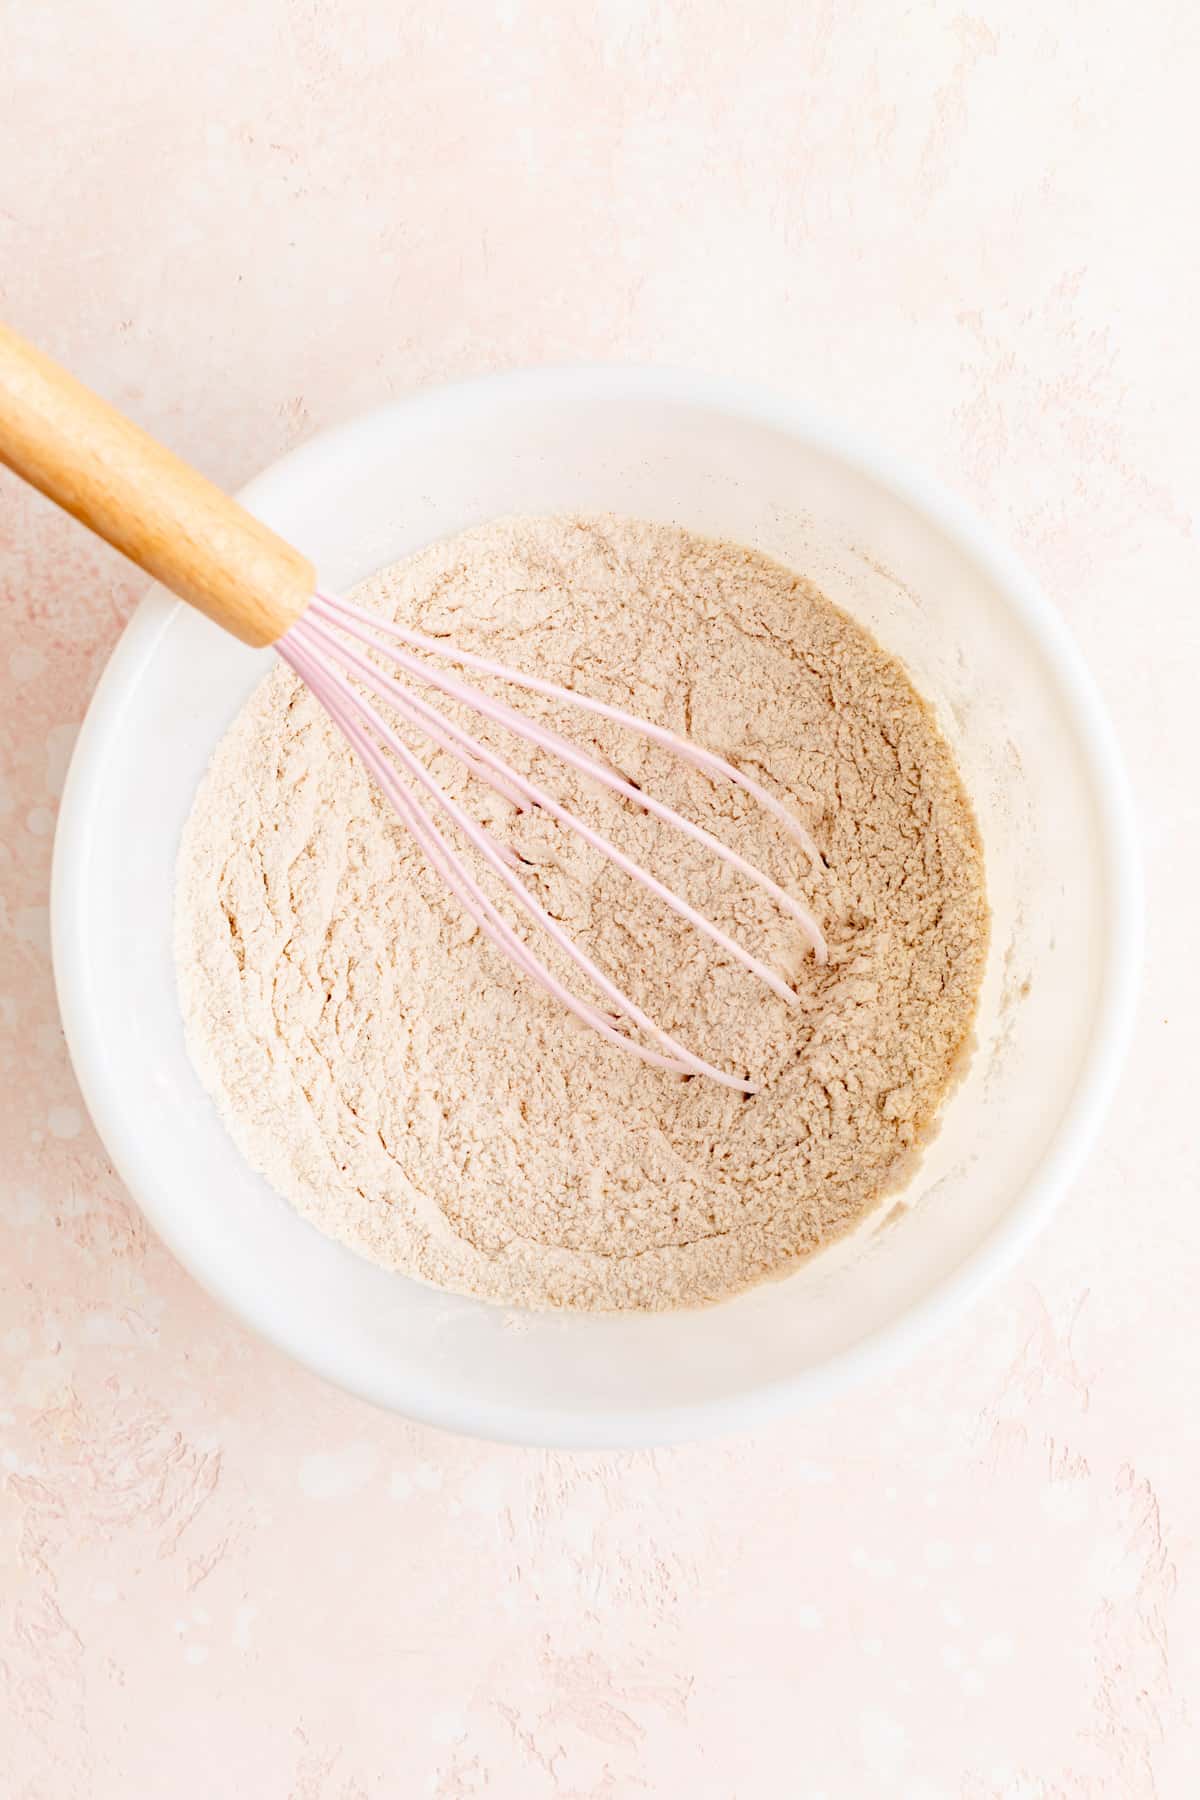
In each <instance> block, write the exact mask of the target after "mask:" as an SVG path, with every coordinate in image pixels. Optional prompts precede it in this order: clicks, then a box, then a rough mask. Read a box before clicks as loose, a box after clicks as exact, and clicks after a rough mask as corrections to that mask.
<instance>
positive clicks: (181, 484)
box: [0, 324, 316, 646]
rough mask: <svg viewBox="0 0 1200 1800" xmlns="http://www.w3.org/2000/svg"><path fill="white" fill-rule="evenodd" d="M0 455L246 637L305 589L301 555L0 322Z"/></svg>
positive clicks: (309, 580) (289, 609)
mask: <svg viewBox="0 0 1200 1800" xmlns="http://www.w3.org/2000/svg"><path fill="white" fill-rule="evenodd" d="M0 462H4V463H7V465H8V467H9V468H10V469H12V470H14V471H15V473H16V474H18V475H20V476H22V477H23V478H24V480H26V481H28V482H30V483H31V484H32V485H33V486H34V487H35V488H39V489H40V490H41V492H42V493H43V494H46V495H47V496H48V497H49V498H50V499H51V500H53V501H55V502H56V504H57V505H59V506H61V507H63V508H64V509H65V510H66V511H67V512H69V513H73V514H74V516H75V517H76V518H77V519H81V520H82V521H83V523H84V524H85V525H86V526H88V528H89V529H90V530H92V531H94V532H96V533H98V535H99V536H100V537H102V538H106V539H107V540H108V542H109V543H110V544H113V545H115V546H116V548H117V549H118V550H121V551H123V552H124V554H125V555H126V556H128V557H130V558H131V559H132V561H134V562H135V563H137V564H138V565H139V567H141V568H143V569H145V570H146V571H147V573H148V574H150V575H153V576H154V577H155V578H156V579H157V580H158V581H161V582H162V583H163V584H164V586H166V587H169V588H170V589H171V591H172V592H173V593H176V594H178V595H179V597H180V599H181V600H187V601H189V602H190V603H191V605H192V606H197V607H199V609H200V611H201V612H204V613H207V614H208V616H209V618H210V619H213V620H215V621H216V623H217V624H218V625H223V626H224V628H225V630H226V631H231V632H232V633H233V635H234V636H235V637H239V638H241V639H242V641H243V642H244V643H247V644H254V645H255V646H260V645H263V644H273V643H274V642H275V639H276V638H278V637H281V636H282V635H283V633H284V632H285V631H286V630H287V629H288V627H289V625H292V624H294V623H295V621H296V620H297V619H298V618H299V617H300V615H301V613H302V612H303V611H304V609H305V608H306V606H307V605H308V603H309V601H310V600H311V599H312V596H313V590H314V588H315V586H316V573H315V571H314V569H313V566H312V564H311V563H310V562H309V561H308V559H307V557H304V556H301V554H300V552H299V551H298V550H293V548H292V546H291V545H290V544H288V543H285V542H284V540H283V539H282V538H281V537H277V536H276V534H275V533H274V532H273V531H271V530H269V529H268V527H267V526H266V525H262V524H260V523H259V521H258V520H257V519H255V518H253V517H252V516H251V515H250V514H249V513H248V512H246V511H245V510H244V509H243V508H242V507H240V506H239V505H238V504H237V502H236V501H235V500H231V499H230V498H229V496H228V495H227V494H223V493H222V492H221V490H220V488H218V487H214V486H213V484H212V482H210V481H206V480H205V478H204V476H203V475H198V474H197V473H196V471H195V470H194V469H190V468H189V467H188V465H187V464H186V463H184V462H181V461H180V460H179V458H178V457H177V456H173V455H172V454H171V452H170V451H169V450H165V449H164V448H163V446H162V445H161V444H159V443H156V442H155V440H154V439H153V438H152V437H149V436H148V435H147V433H146V432H144V431H142V430H141V429H140V428H139V427H138V426H136V425H134V424H133V423H132V422H131V421H130V420H129V419H127V418H125V417H124V415H123V414H122V413H119V412H117V410H116V408H115V407H112V406H109V404H108V402H107V401H105V400H101V399H100V397H99V396H98V395H97V394H93V393H92V391H91V389H90V388H86V387H84V386H83V384H82V382H78V381H76V380H75V377H74V376H73V375H68V374H67V372H66V370H65V369H61V368H59V366H58V364H57V363H55V362H52V361H51V359H50V358H49V357H48V356H43V354H42V352H41V351H40V350H35V349H34V347H33V345H32V344H27V343H26V342H25V341H24V339H23V338H20V337H18V336H17V334H16V333H15V332H13V331H10V330H9V329H8V328H7V326H5V325H3V324H0Z"/></svg>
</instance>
